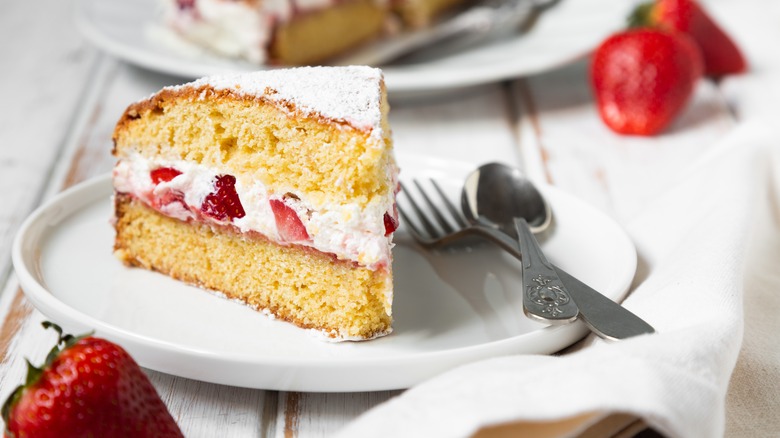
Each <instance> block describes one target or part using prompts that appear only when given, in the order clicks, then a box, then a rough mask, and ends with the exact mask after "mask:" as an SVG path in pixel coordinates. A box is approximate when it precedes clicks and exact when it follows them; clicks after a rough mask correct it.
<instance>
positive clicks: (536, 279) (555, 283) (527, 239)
mask: <svg viewBox="0 0 780 438" xmlns="http://www.w3.org/2000/svg"><path fill="white" fill-rule="evenodd" d="M414 184H415V185H416V186H417V189H418V191H419V192H420V194H421V195H422V197H423V199H424V200H425V203H426V204H427V205H428V207H429V209H430V210H432V211H433V212H434V216H435V218H436V220H437V222H438V223H439V225H440V226H441V228H442V229H445V230H446V232H448V233H447V234H445V236H450V237H452V236H455V235H456V232H455V229H454V228H452V227H451V226H450V224H449V223H448V222H447V220H446V219H445V218H444V216H443V215H442V213H441V212H439V210H438V209H436V208H435V205H434V203H433V202H432V201H431V199H430V198H429V197H428V195H427V194H426V192H425V191H424V190H423V189H422V186H421V185H420V183H419V182H417V181H416V180H415V181H414ZM432 185H433V187H434V188H435V189H436V191H437V193H438V194H439V197H441V198H442V199H444V200H446V202H445V205H446V206H448V211H449V214H450V216H451V217H453V218H455V222H457V224H458V227H459V229H463V230H466V231H468V230H470V229H471V227H470V226H468V225H466V223H469V221H468V220H466V221H464V218H463V217H461V215H459V214H457V210H456V209H455V207H454V206H453V205H452V204H451V203H450V202H449V200H448V198H447V197H446V196H444V193H443V192H442V190H441V187H439V185H438V184H436V182H435V181H432ZM408 193H409V192H407V194H408ZM409 201H410V204H411V205H412V206H413V207H412V208H413V209H414V210H415V212H416V213H418V217H421V218H425V216H424V215H422V209H421V208H420V207H419V206H417V203H416V202H414V199H413V198H412V197H411V196H410V197H409ZM409 222H410V223H411V221H409ZM515 222H516V225H517V226H518V230H520V231H521V232H520V233H518V238H519V242H520V251H521V252H522V253H523V255H524V257H523V259H522V261H523V263H522V273H523V288H524V292H523V313H525V315H526V316H528V317H529V318H531V319H533V320H535V321H541V322H546V323H548V324H553V325H559V324H567V323H570V322H572V321H574V320H575V319H577V314H578V313H579V310H578V309H577V305H576V303H575V302H574V300H572V299H571V298H570V297H569V294H568V292H567V291H566V286H565V285H564V284H563V282H562V281H561V280H560V279H559V278H558V275H557V273H556V272H555V270H554V269H553V267H552V265H551V264H550V263H549V262H548V261H547V258H546V257H545V256H544V254H543V252H542V250H541V248H540V247H539V245H538V243H536V239H534V237H533V235H532V234H531V231H530V230H529V228H528V225H527V224H525V219H522V218H518V219H515ZM422 223H423V226H425V227H426V231H428V232H429V233H431V232H433V231H434V230H435V229H436V228H435V227H434V226H433V224H431V223H430V221H428V220H424V221H422ZM475 226H476V227H480V229H481V230H484V232H485V233H501V234H503V232H502V231H499V230H496V229H494V228H492V227H490V226H489V225H486V224H485V225H483V224H482V223H481V222H477V223H476V224H475ZM482 227H484V228H482ZM418 234H419V233H418ZM433 240H435V239H433Z"/></svg>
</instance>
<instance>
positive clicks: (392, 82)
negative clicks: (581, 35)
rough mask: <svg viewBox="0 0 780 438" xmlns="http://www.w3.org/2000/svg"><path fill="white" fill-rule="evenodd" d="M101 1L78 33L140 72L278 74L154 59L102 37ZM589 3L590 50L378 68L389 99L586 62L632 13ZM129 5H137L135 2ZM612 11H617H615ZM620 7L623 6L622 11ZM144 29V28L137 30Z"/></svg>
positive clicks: (223, 63)
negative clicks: (600, 18) (541, 59)
mask: <svg viewBox="0 0 780 438" xmlns="http://www.w3.org/2000/svg"><path fill="white" fill-rule="evenodd" d="M105 1H118V0H76V2H75V3H76V4H75V8H74V20H75V22H76V24H77V27H78V28H79V30H80V31H81V32H82V34H83V35H84V36H85V37H86V38H87V39H88V40H89V41H90V42H91V43H93V44H94V45H95V46H97V47H99V48H101V49H102V50H104V51H105V52H107V53H109V54H111V55H113V56H116V57H117V58H120V59H123V60H125V61H128V62H130V63H132V64H135V65H137V66H141V67H143V68H146V69H149V70H152V71H156V72H160V73H165V74H169V75H175V76H179V77H184V78H187V79H196V78H199V77H201V76H206V75H210V74H217V73H220V72H225V71H227V70H238V71H251V70H265V69H273V68H278V67H275V66H269V65H254V64H250V63H248V62H247V61H240V60H230V59H225V58H219V57H217V56H210V55H206V56H207V58H204V59H189V58H187V57H186V56H185V55H180V54H176V53H175V52H174V51H171V52H169V53H162V52H161V53H157V52H155V51H153V50H149V49H148V48H145V46H146V45H147V44H148V43H147V37H146V35H142V39H143V41H144V42H143V43H141V44H130V43H127V42H123V41H120V40H117V39H115V38H113V37H112V36H111V35H108V34H106V33H105V32H103V31H102V30H101V29H100V27H99V26H98V25H97V24H95V23H93V21H92V20H91V19H90V13H91V12H92V9H91V7H92V5H94V4H96V3H98V2H105ZM144 1H152V0H144ZM587 1H588V2H590V3H592V2H600V3H602V4H604V5H606V4H607V3H609V4H610V6H611V7H604V6H603V5H602V6H601V7H599V5H595V6H593V5H592V7H591V8H590V9H591V10H592V11H601V12H600V13H602V14H610V15H609V19H606V18H605V19H604V22H610V23H611V22H613V21H614V23H613V25H612V26H606V28H604V29H602V27H604V26H603V23H600V24H601V26H599V30H598V33H599V35H600V38H595V37H594V38H593V39H594V41H591V42H590V43H589V44H584V43H583V42H581V41H580V40H579V39H578V38H576V36H572V37H570V38H569V40H571V41H573V42H572V43H571V45H572V46H574V48H572V49H570V50H569V51H568V52H567V53H566V54H565V55H563V56H558V57H555V58H551V60H550V61H548V62H546V63H541V65H536V66H531V67H529V66H527V64H526V65H524V64H523V62H522V60H520V61H518V58H520V57H509V56H507V57H506V61H502V62H500V63H493V64H490V65H488V66H484V67H483V66H479V65H476V64H477V63H471V64H470V68H468V69H466V70H463V69H462V68H461V69H457V68H453V65H450V64H447V63H442V64H439V65H437V64H426V63H421V64H413V65H410V66H403V67H398V66H387V67H382V70H383V71H384V74H385V81H386V84H387V89H388V93H389V94H390V95H391V97H407V96H408V97H412V96H414V93H420V92H444V91H450V90H453V89H461V88H468V87H474V86H478V85H484V84H487V83H492V82H497V81H502V80H508V79H512V78H518V77H523V76H529V75H534V74H539V73H543V72H546V71H549V70H553V69H556V68H559V67H562V66H564V65H567V64H570V63H573V62H575V61H577V60H579V59H582V58H585V57H586V56H587V55H588V54H589V53H590V52H591V51H592V50H593V49H594V48H595V45H596V44H598V41H600V40H603V39H604V38H606V37H607V36H608V35H609V34H610V33H612V32H613V31H617V30H618V29H619V26H618V25H619V24H621V25H622V24H623V23H624V21H625V17H626V16H627V13H628V11H629V10H630V8H629V6H630V5H625V4H623V3H621V2H617V1H614V0H587ZM580 2H582V0H569V1H568V2H567V1H561V3H562V4H563V6H562V5H561V4H558V5H555V7H553V8H551V9H550V10H548V11H546V12H545V13H544V16H542V20H545V19H549V18H550V17H548V16H550V15H552V16H553V17H555V15H559V16H560V15H564V16H568V15H570V16H572V17H573V16H574V15H576V14H575V12H576V11H577V10H578V9H576V7H575V8H574V11H575V12H570V11H569V8H570V6H567V5H566V3H568V4H574V3H577V4H579V3H580ZM130 3H132V4H136V3H137V2H130ZM615 5H617V6H618V7H617V8H615ZM620 6H622V9H621V7H620ZM150 9H154V8H150ZM616 10H620V11H621V12H620V13H618V12H616ZM562 11H563V12H562ZM567 14H568V15H567ZM605 16H606V15H605ZM618 17H620V21H619V22H618V20H617V18H618ZM145 23H146V22H144V23H139V24H145ZM538 27H539V25H538V24H537V26H535V27H534V28H532V29H531V30H530V31H529V32H528V33H526V34H525V35H524V36H522V37H521V36H518V37H517V38H516V39H514V40H511V41H515V40H520V39H521V38H525V39H527V36H528V34H532V33H533V32H535V31H538ZM141 33H142V34H143V33H144V32H143V31H141ZM597 40H598V41H597ZM574 41H576V42H574ZM212 62H213V63H212ZM431 66H433V73H437V72H438V73H440V74H437V75H436V74H431V72H426V70H428V69H430V68H431ZM461 67H462V66H461ZM459 70H460V72H459ZM464 72H465V74H464ZM442 73H446V74H442Z"/></svg>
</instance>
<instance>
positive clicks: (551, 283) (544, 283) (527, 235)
mask: <svg viewBox="0 0 780 438" xmlns="http://www.w3.org/2000/svg"><path fill="white" fill-rule="evenodd" d="M515 229H516V230H517V239H518V243H519V244H520V252H521V253H522V254H523V257H522V265H523V287H524V289H525V290H524V291H523V311H524V312H525V314H526V316H528V317H529V318H531V319H534V320H537V321H542V322H548V323H550V324H556V325H557V324H566V323H570V322H572V321H574V320H575V319H577V314H578V313H579V310H578V308H577V304H576V303H575V302H574V300H573V299H572V298H571V297H570V296H569V292H567V290H566V286H564V284H563V282H562V281H561V279H560V278H558V273H557V272H555V268H553V266H552V264H551V263H550V262H549V261H548V260H547V257H545V255H544V253H543V252H542V248H541V247H539V243H538V242H537V241H536V238H535V237H534V235H533V233H531V230H530V229H529V227H528V223H527V222H526V221H525V219H523V218H515Z"/></svg>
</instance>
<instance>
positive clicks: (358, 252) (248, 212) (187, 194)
mask: <svg viewBox="0 0 780 438" xmlns="http://www.w3.org/2000/svg"><path fill="white" fill-rule="evenodd" d="M160 167H170V168H174V169H176V170H178V171H179V172H181V174H180V175H178V176H176V177H175V178H173V179H172V180H171V181H167V182H165V181H163V182H160V183H159V184H156V185H155V184H154V182H153V181H152V179H151V176H150V173H151V171H152V170H154V169H157V168H160ZM219 174H220V172H219V171H218V170H217V169H213V168H209V167H207V166H202V165H198V164H194V163H191V162H186V161H168V160H165V161H162V160H161V161H155V162H151V161H149V160H147V159H146V158H144V157H142V156H140V155H139V154H132V155H130V156H127V157H124V158H122V159H121V160H120V161H119V162H118V163H117V165H116V166H115V168H114V188H115V189H116V191H118V192H122V193H128V194H131V195H133V196H135V197H136V198H137V199H140V200H142V201H143V202H145V203H146V204H147V205H150V206H152V207H153V208H156V209H157V210H158V211H160V212H161V213H163V214H165V215H168V216H171V217H174V218H177V219H180V220H185V221H186V220H191V219H193V220H196V219H202V220H207V221H213V222H214V223H218V224H222V225H226V224H230V225H233V226H235V227H237V228H238V229H239V230H241V231H242V232H245V233H246V232H250V231H252V232H257V233H260V234H262V235H264V236H265V237H267V238H268V239H270V240H272V241H274V242H277V243H280V244H290V243H294V244H298V245H304V246H309V247H312V248H314V249H316V250H318V251H321V252H325V253H331V254H334V255H336V256H337V257H338V258H339V259H342V260H350V261H354V262H357V263H358V264H360V265H363V266H367V267H369V268H370V269H377V268H379V267H381V266H387V265H388V264H389V263H390V260H391V256H390V250H391V248H392V246H393V243H392V235H390V236H385V226H384V215H385V213H386V212H390V214H392V212H393V203H394V197H393V196H392V194H389V195H388V196H387V197H386V198H385V199H382V200H381V201H377V202H375V203H372V204H370V205H368V206H367V207H366V208H365V209H361V208H360V207H359V206H357V205H352V204H332V203H324V204H322V205H320V206H318V207H317V208H316V209H315V207H314V206H313V204H312V203H310V202H307V200H306V197H305V194H296V196H298V197H299V199H294V198H287V199H285V197H284V195H285V193H271V192H269V190H268V188H267V187H265V186H264V185H263V184H261V183H259V182H257V181H252V182H247V181H241V180H237V181H236V186H235V188H236V193H237V194H238V197H239V199H240V201H241V204H242V206H243V209H244V212H245V216H244V217H241V218H235V219H233V220H230V218H227V219H226V220H224V221H219V220H217V219H215V218H213V217H209V216H204V215H199V214H196V213H193V212H192V211H191V210H190V209H188V208H186V207H185V206H184V205H182V204H181V203H180V202H171V203H165V202H162V203H161V202H160V200H161V199H164V198H165V196H166V194H170V193H171V192H176V193H181V194H183V196H184V202H185V203H186V204H187V205H188V206H190V207H192V208H193V209H194V210H195V211H200V208H201V205H202V204H203V201H204V199H206V197H207V196H208V195H209V194H210V193H212V192H214V190H215V187H214V181H215V180H216V177H217V175H219ZM272 199H275V200H283V201H284V203H285V205H287V206H288V207H290V208H291V209H292V210H293V211H295V213H296V214H297V215H298V218H299V219H300V220H301V223H302V224H303V226H304V227H305V228H306V232H307V233H308V235H309V237H310V239H306V240H301V241H296V242H283V241H282V240H283V239H282V234H281V233H280V230H279V229H278V227H277V223H276V219H275V215H274V212H273V210H272V209H271V206H270V200H272Z"/></svg>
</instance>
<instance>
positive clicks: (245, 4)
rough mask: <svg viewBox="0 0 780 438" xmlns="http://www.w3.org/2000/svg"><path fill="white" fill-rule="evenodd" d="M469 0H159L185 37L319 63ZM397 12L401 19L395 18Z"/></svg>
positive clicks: (241, 54)
mask: <svg viewBox="0 0 780 438" xmlns="http://www.w3.org/2000/svg"><path fill="white" fill-rule="evenodd" d="M468 1H472V0H163V3H164V7H165V18H164V20H165V24H166V26H167V27H169V28H170V29H171V30H173V31H174V33H175V34H176V35H178V36H180V37H182V38H183V39H184V40H186V41H189V42H191V43H194V44H196V45H198V46H200V47H202V48H205V49H207V50H209V51H211V52H214V53H216V54H219V55H221V56H225V57H229V58H236V59H244V60H247V61H250V62H253V63H256V64H275V65H305V64H318V63H321V62H324V61H327V60H328V59H331V58H333V57H335V56H338V55H341V54H344V53H346V52H348V51H349V50H350V49H352V48H354V47H357V46H359V45H361V44H365V43H367V42H369V41H372V40H375V39H377V38H381V37H391V35H385V34H388V33H392V32H387V30H388V29H394V28H398V25H397V24H393V23H397V22H398V21H400V22H401V23H402V25H403V26H404V27H407V28H419V27H423V26H427V25H429V24H430V23H431V22H432V21H433V20H434V18H435V17H437V16H439V15H440V14H442V12H444V11H446V10H449V9H451V8H453V7H455V6H458V5H461V4H464V3H467V2H468ZM398 18H400V20H399V19H398Z"/></svg>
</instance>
